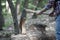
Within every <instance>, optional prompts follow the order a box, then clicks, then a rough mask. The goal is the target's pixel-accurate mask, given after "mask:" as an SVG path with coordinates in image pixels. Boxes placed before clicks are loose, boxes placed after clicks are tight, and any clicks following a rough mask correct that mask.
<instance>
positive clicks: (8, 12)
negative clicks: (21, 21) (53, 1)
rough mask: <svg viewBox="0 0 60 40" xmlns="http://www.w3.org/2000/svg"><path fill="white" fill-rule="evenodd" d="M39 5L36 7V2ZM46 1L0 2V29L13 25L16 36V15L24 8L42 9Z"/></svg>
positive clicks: (0, 0)
mask: <svg viewBox="0 0 60 40" xmlns="http://www.w3.org/2000/svg"><path fill="white" fill-rule="evenodd" d="M38 1H39V4H38V5H37V2H38ZM47 2H48V0H0V29H1V30H2V29H5V28H7V27H9V26H10V25H12V24H14V29H15V32H16V34H18V33H19V26H18V15H21V14H22V11H23V9H24V8H28V9H32V10H35V8H36V6H38V7H37V10H39V9H42V8H43V7H44V6H45V4H47Z"/></svg>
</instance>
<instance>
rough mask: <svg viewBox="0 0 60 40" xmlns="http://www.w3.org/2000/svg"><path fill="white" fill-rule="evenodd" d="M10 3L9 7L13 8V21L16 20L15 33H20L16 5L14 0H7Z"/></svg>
mask: <svg viewBox="0 0 60 40" xmlns="http://www.w3.org/2000/svg"><path fill="white" fill-rule="evenodd" d="M7 1H8V3H9V7H10V9H11V13H12V17H13V21H14V28H15V34H19V27H18V20H17V11H16V8H15V7H14V5H13V3H12V0H7Z"/></svg>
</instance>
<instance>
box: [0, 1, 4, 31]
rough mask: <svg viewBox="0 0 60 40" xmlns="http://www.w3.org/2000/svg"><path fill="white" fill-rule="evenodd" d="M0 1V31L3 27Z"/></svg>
mask: <svg viewBox="0 0 60 40" xmlns="http://www.w3.org/2000/svg"><path fill="white" fill-rule="evenodd" d="M1 1H2V0H0V31H1V30H3V26H4V17H3V14H2V5H1Z"/></svg>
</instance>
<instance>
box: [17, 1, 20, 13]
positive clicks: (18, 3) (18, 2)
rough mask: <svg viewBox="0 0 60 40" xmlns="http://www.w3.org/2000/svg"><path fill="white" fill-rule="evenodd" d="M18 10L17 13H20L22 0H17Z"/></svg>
mask: <svg viewBox="0 0 60 40" xmlns="http://www.w3.org/2000/svg"><path fill="white" fill-rule="evenodd" d="M16 11H17V14H20V0H16Z"/></svg>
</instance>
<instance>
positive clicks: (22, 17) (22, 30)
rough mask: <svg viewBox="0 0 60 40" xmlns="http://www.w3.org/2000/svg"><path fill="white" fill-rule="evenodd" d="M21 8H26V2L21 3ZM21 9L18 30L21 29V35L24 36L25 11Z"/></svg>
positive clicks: (26, 0)
mask: <svg viewBox="0 0 60 40" xmlns="http://www.w3.org/2000/svg"><path fill="white" fill-rule="evenodd" d="M23 7H24V8H27V7H28V0H25V1H24V3H23ZM24 8H23V10H22V14H21V19H20V25H19V26H20V28H21V32H22V34H26V28H25V21H26V11H25V9H24Z"/></svg>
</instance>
